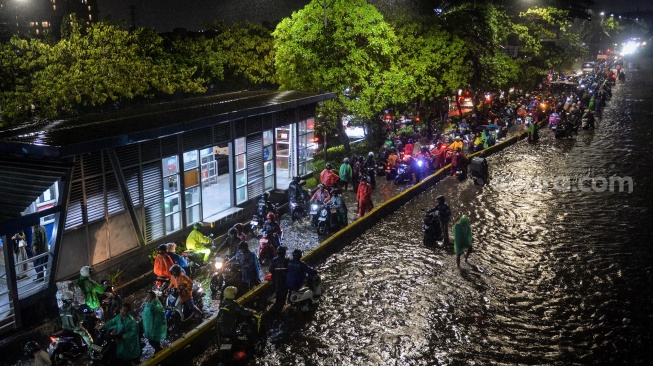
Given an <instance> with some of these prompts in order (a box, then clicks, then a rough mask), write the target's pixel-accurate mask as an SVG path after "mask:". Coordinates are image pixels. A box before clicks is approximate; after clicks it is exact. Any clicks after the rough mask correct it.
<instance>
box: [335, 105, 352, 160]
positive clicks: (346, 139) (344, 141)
mask: <svg viewBox="0 0 653 366" xmlns="http://www.w3.org/2000/svg"><path fill="white" fill-rule="evenodd" d="M341 116H342V113H338V121H337V126H336V130H337V131H338V135H340V141H341V142H342V145H343V146H344V148H345V156H349V155H350V153H351V146H349V136H347V133H346V132H345V126H343V125H342V117H341Z"/></svg>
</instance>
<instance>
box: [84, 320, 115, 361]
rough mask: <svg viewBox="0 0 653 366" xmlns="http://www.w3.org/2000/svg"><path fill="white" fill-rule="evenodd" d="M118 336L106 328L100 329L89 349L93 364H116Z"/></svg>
mask: <svg viewBox="0 0 653 366" xmlns="http://www.w3.org/2000/svg"><path fill="white" fill-rule="evenodd" d="M115 337H116V336H115V335H113V334H111V333H109V331H108V330H106V329H100V330H99V331H98V335H97V337H95V339H94V340H93V344H91V347H90V349H89V351H88V357H89V358H90V360H91V365H106V366H109V365H114V364H115V361H116V347H117V346H116V341H115V340H114V338H115Z"/></svg>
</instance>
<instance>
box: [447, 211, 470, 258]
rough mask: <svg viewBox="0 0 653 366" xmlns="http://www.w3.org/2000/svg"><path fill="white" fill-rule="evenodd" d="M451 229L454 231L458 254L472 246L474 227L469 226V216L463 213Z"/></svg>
mask: <svg viewBox="0 0 653 366" xmlns="http://www.w3.org/2000/svg"><path fill="white" fill-rule="evenodd" d="M451 231H452V232H453V248H454V250H455V251H456V255H462V254H463V253H465V250H466V249H467V248H471V247H472V228H471V227H470V226H469V219H468V218H467V216H465V215H463V217H461V218H460V220H458V223H457V224H455V225H454V226H453V227H452V228H451Z"/></svg>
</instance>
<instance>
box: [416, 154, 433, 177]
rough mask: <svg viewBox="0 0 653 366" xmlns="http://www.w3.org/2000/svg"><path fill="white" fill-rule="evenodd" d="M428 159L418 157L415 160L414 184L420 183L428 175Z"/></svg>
mask: <svg viewBox="0 0 653 366" xmlns="http://www.w3.org/2000/svg"><path fill="white" fill-rule="evenodd" d="M429 170H430V169H429V159H428V158H426V157H425V156H418V157H417V159H416V160H415V182H421V181H422V179H424V178H425V177H428V175H429V173H430V172H429Z"/></svg>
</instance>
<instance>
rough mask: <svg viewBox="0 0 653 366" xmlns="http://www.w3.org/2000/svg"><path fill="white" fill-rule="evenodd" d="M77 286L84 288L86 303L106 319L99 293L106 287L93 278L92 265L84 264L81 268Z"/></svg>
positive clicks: (101, 317)
mask: <svg viewBox="0 0 653 366" xmlns="http://www.w3.org/2000/svg"><path fill="white" fill-rule="evenodd" d="M77 286H79V288H81V289H82V292H83V293H84V299H85V303H86V305H88V307H89V308H91V309H92V310H94V311H95V312H96V313H97V314H98V316H99V317H100V320H102V319H104V311H103V310H102V307H101V306H100V298H99V297H98V295H100V294H103V293H104V292H105V291H106V288H105V287H104V286H102V285H100V284H99V283H97V282H95V281H93V280H92V279H91V267H89V266H84V267H82V269H80V270H79V279H78V280H77Z"/></svg>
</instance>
